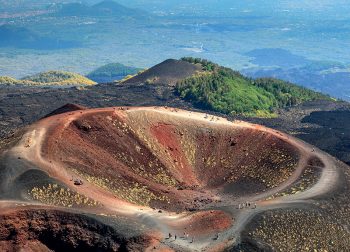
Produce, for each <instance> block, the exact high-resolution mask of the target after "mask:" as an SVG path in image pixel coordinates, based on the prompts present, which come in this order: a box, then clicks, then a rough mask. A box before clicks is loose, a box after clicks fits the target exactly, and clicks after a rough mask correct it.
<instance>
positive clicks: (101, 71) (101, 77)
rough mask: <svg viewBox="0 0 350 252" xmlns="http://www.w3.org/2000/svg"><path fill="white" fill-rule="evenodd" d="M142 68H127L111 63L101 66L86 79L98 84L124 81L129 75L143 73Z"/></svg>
mask: <svg viewBox="0 0 350 252" xmlns="http://www.w3.org/2000/svg"><path fill="white" fill-rule="evenodd" d="M141 70H142V69H141V68H136V67H131V66H125V65H123V64H120V63H110V64H107V65H104V66H101V67H99V68H97V69H95V70H94V71H92V72H90V73H89V74H88V75H87V76H86V77H88V78H89V79H91V80H93V81H96V82H99V83H100V82H112V81H114V80H120V79H123V78H124V77H125V76H127V75H134V74H137V73H138V72H139V71H141Z"/></svg>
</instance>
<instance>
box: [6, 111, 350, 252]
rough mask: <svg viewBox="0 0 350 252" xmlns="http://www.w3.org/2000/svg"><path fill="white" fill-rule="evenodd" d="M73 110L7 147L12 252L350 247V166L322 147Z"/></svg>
mask: <svg viewBox="0 0 350 252" xmlns="http://www.w3.org/2000/svg"><path fill="white" fill-rule="evenodd" d="M73 107H74V108H73V110H72V111H68V112H65V113H60V112H64V111H58V112H57V113H55V115H52V116H50V117H47V118H43V119H42V120H40V121H38V122H37V123H35V124H33V125H31V126H29V127H27V128H26V129H25V130H23V131H22V132H21V134H19V133H18V134H19V135H17V136H14V137H13V138H12V140H11V139H10V140H9V141H8V142H7V144H6V146H7V147H6V149H5V151H3V153H2V155H1V159H0V168H1V169H0V178H1V179H0V199H1V201H0V208H1V210H0V213H1V214H0V250H1V249H2V250H4V251H16V250H19V249H20V248H22V249H26V250H28V251H30V250H32V251H48V250H49V249H51V250H57V251H61V250H63V249H65V250H68V251H69V250H78V251H87V250H94V251H98V250H100V251H145V250H146V251H147V250H149V251H223V250H228V251H230V250H232V251H240V250H243V251H253V250H259V249H263V250H269V249H273V250H281V251H295V249H296V250H297V251H304V250H306V248H308V249H318V250H319V251H326V250H327V251H340V250H343V249H344V248H345V247H344V246H345V245H349V243H350V242H349V239H348V237H349V233H348V230H347V228H346V227H345V226H339V225H343V224H342V223H344V224H346V223H347V221H348V219H347V216H350V215H348V214H349V213H348V210H347V208H346V205H347V204H349V202H348V198H347V197H345V195H346V193H347V192H348V187H349V177H348V173H349V172H348V167H347V166H345V165H344V164H342V163H340V162H338V161H336V160H335V159H334V158H332V157H330V156H329V155H327V154H325V153H323V152H322V151H320V150H318V149H317V148H314V147H312V146H310V145H308V144H306V143H304V142H302V141H300V140H297V139H295V138H293V137H291V136H289V135H286V134H284V133H281V132H278V131H275V130H272V129H269V128H266V127H263V126H260V125H255V124H250V123H246V122H243V121H234V122H229V121H227V120H226V119H223V118H221V117H216V116H212V115H207V114H202V113H196V112H191V111H185V110H179V109H174V108H167V107H111V108H102V109H84V108H82V109H80V108H79V107H75V106H73ZM76 179H80V180H82V181H83V184H82V185H74V181H75V180H76ZM246 202H250V204H248V203H247V204H245V206H244V207H243V203H246ZM334 204H340V205H339V206H338V205H337V207H336V206H335V205H334ZM276 211H277V212H276ZM270 213H271V214H270ZM334 216H336V218H335V217H334ZM259 218H263V220H260V219H259ZM265 218H266V220H269V221H268V222H266V221H265ZM269 218H270V219H269ZM288 218H290V222H292V221H294V222H295V224H293V225H291V226H290V229H289V228H288V225H285V222H283V219H288ZM315 218H316V219H315ZM268 224H269V225H270V226H269V225H268ZM310 225H314V228H313V229H310ZM323 225H324V226H326V227H328V228H330V229H332V232H333V233H332V235H333V237H345V238H343V239H340V238H339V239H334V240H332V241H329V242H328V243H327V242H323V243H320V244H319V243H316V241H319V240H324V239H326V237H327V232H324V231H322V229H321V227H322V226H323ZM277 227H278V228H277ZM298 229H301V230H298ZM275 230H277V231H275ZM308 230H309V232H308ZM278 232H280V233H278ZM298 232H299V233H300V232H301V233H302V232H305V234H304V235H303V237H302V239H303V243H302V244H299V243H298V240H300V239H301V238H300V236H298V235H297V234H298ZM169 233H170V234H171V237H170V238H169ZM306 233H308V235H306ZM288 234H291V235H290V236H289V235H288ZM175 235H176V236H177V237H176V238H177V239H175ZM283 235H284V236H283ZM281 237H283V238H281ZM272 238H273V240H271V239H272ZM286 244H287V245H286ZM288 244H289V245H288ZM315 244H316V245H315ZM316 246H317V247H316Z"/></svg>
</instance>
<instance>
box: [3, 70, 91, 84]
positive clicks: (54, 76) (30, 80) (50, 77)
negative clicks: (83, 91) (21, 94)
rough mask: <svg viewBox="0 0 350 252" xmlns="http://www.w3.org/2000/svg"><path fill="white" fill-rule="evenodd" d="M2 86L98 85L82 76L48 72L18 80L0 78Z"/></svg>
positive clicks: (5, 77)
mask: <svg viewBox="0 0 350 252" xmlns="http://www.w3.org/2000/svg"><path fill="white" fill-rule="evenodd" d="M0 84H6V85H28V86H85V85H95V84H96V83H95V82H94V81H92V80H90V79H88V78H86V77H84V76H82V75H80V74H77V73H71V72H64V71H48V72H43V73H39V74H35V75H32V76H28V77H25V78H23V79H20V80H17V79H14V78H12V77H8V76H0Z"/></svg>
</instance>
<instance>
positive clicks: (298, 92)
mask: <svg viewBox="0 0 350 252" xmlns="http://www.w3.org/2000/svg"><path fill="white" fill-rule="evenodd" d="M182 60H183V61H187V62H190V63H192V64H196V65H201V67H202V69H203V70H204V73H200V74H197V75H194V76H192V77H190V78H186V79H184V80H182V81H179V82H178V83H177V85H176V89H175V90H176V93H177V94H178V95H179V96H180V97H181V98H183V99H185V100H189V101H191V102H193V103H195V104H197V105H198V106H202V107H205V108H208V109H212V110H214V111H218V112H222V113H226V114H241V115H247V116H258V117H273V116H275V114H274V111H275V110H276V109H278V108H282V107H287V106H293V105H297V104H300V103H302V102H304V101H311V100H319V99H330V97H329V96H326V95H323V94H321V93H318V92H315V91H312V90H309V89H306V88H303V87H300V86H297V85H294V84H291V83H288V82H284V81H282V80H277V79H271V78H262V79H256V80H253V79H249V78H247V77H245V76H243V75H241V74H240V73H239V72H237V71H233V70H232V69H229V68H225V67H221V66H219V65H217V64H215V63H212V62H210V61H207V60H202V59H195V58H183V59H182Z"/></svg>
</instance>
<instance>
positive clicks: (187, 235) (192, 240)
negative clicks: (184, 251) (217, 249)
mask: <svg viewBox="0 0 350 252" xmlns="http://www.w3.org/2000/svg"><path fill="white" fill-rule="evenodd" d="M172 237H173V235H172V234H171V233H169V238H168V239H171V238H172ZM188 237H189V234H187V233H184V236H183V238H184V239H188ZM176 239H177V235H176V234H175V235H174V241H176ZM193 242H194V236H192V239H191V243H193Z"/></svg>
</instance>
